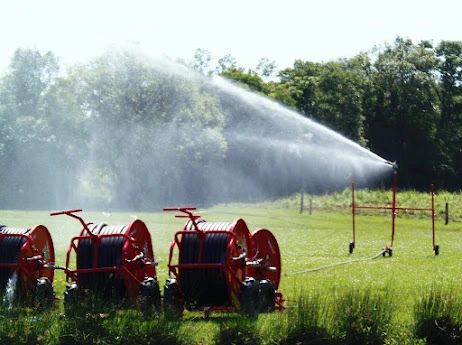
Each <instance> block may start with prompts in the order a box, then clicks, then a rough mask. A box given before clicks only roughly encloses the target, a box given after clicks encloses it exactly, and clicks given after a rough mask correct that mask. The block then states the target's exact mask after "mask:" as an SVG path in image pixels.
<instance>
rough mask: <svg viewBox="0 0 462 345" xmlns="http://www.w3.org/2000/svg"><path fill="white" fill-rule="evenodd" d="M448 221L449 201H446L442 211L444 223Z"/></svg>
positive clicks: (446, 223)
mask: <svg viewBox="0 0 462 345" xmlns="http://www.w3.org/2000/svg"><path fill="white" fill-rule="evenodd" d="M448 223H449V203H446V209H445V212H444V225H448Z"/></svg>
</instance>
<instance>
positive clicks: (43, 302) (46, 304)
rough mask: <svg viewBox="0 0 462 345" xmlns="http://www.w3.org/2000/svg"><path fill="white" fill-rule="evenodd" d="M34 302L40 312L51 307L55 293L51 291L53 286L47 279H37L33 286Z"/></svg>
mask: <svg viewBox="0 0 462 345" xmlns="http://www.w3.org/2000/svg"><path fill="white" fill-rule="evenodd" d="M35 300H36V302H37V303H38V305H39V308H40V309H42V310H48V309H51V308H52V307H53V304H54V300H55V293H54V291H53V284H52V283H51V281H50V279H49V278H47V277H42V278H39V279H37V283H36V285H35Z"/></svg>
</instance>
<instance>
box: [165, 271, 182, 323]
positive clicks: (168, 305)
mask: <svg viewBox="0 0 462 345" xmlns="http://www.w3.org/2000/svg"><path fill="white" fill-rule="evenodd" d="M183 310H184V306H183V303H182V301H181V299H180V290H179V286H178V282H177V280H176V279H175V278H169V279H167V280H166V282H165V285H164V313H165V317H166V318H167V319H169V320H178V319H180V318H181V317H182V316H183Z"/></svg>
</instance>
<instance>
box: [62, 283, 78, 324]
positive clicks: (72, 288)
mask: <svg viewBox="0 0 462 345" xmlns="http://www.w3.org/2000/svg"><path fill="white" fill-rule="evenodd" d="M78 295H79V288H78V286H77V284H76V282H71V283H69V284H67V285H66V290H65V291H64V313H65V315H66V316H70V315H73V314H74V313H75V312H77V311H78V309H79V308H78V298H79V296H78Z"/></svg>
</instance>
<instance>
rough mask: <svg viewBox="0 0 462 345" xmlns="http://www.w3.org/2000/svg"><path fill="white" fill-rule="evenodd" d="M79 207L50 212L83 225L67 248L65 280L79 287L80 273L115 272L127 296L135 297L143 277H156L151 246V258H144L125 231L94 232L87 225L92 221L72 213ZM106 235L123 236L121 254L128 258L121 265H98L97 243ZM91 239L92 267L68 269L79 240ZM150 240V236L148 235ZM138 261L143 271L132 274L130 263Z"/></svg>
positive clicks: (137, 263) (133, 240)
mask: <svg viewBox="0 0 462 345" xmlns="http://www.w3.org/2000/svg"><path fill="white" fill-rule="evenodd" d="M81 211H82V210H81V209H75V210H69V211H61V212H54V213H51V214H50V215H51V216H56V215H62V214H64V215H68V216H70V217H72V218H75V219H77V220H79V221H80V223H81V224H82V226H83V229H82V231H81V233H80V235H79V236H75V237H73V238H72V239H71V243H70V245H69V247H68V249H67V253H66V267H65V269H64V271H65V274H66V280H67V281H68V282H69V281H75V282H76V284H77V286H79V287H80V282H79V275H80V274H87V273H101V272H117V273H118V274H120V276H121V277H122V278H123V280H124V285H125V287H126V291H127V294H128V296H129V297H132V298H134V297H137V296H138V289H139V286H140V283H141V282H142V281H143V278H144V277H156V270H155V266H156V265H157V263H156V262H155V261H154V253H153V251H152V248H150V252H152V258H145V257H144V254H143V252H142V251H141V250H142V249H141V248H138V246H137V243H136V239H135V238H133V237H132V236H129V235H128V234H127V233H116V234H95V233H93V232H92V231H91V230H90V229H89V226H90V225H91V224H93V223H85V222H84V220H83V219H82V218H81V217H80V216H78V215H75V214H74V213H76V212H81ZM136 221H139V220H134V221H132V223H130V225H128V227H127V231H128V229H129V228H130V226H131V225H132V224H133V223H134V222H136ZM143 224H144V223H143ZM108 237H123V238H125V242H124V246H123V248H122V252H123V254H125V253H128V254H129V255H130V258H126V257H125V260H122V265H121V266H113V267H98V250H99V244H100V243H101V240H102V239H103V238H108ZM88 239H91V240H92V241H93V243H94V245H93V267H92V268H80V269H78V268H76V269H70V268H69V267H70V263H71V256H72V253H75V256H77V252H78V248H79V244H80V241H82V240H88ZM149 240H150V237H149ZM125 256H126V255H125ZM139 262H141V263H142V264H143V270H144V271H143V273H144V274H141V275H142V276H140V277H137V276H136V275H135V274H133V270H132V269H130V268H132V266H131V265H139Z"/></svg>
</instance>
